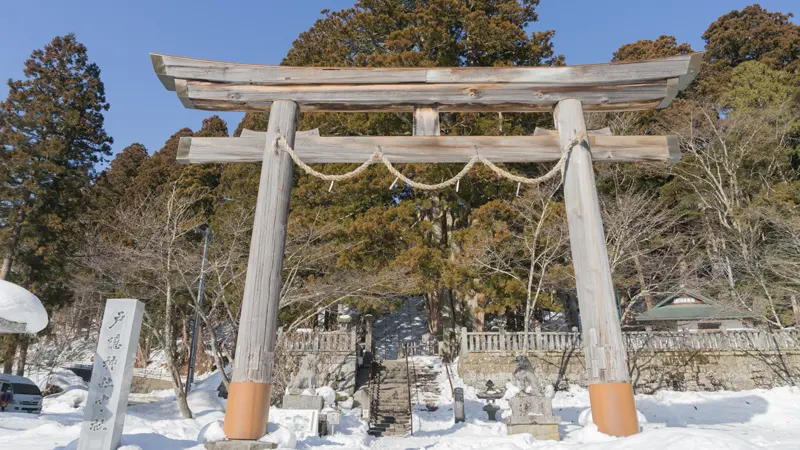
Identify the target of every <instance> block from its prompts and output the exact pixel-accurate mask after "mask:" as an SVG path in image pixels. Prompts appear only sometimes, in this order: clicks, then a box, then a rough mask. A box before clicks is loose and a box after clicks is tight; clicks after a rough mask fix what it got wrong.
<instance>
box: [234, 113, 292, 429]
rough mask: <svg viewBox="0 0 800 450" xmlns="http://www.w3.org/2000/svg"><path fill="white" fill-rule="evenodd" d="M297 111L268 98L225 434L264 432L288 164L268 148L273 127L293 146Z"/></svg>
mask: <svg viewBox="0 0 800 450" xmlns="http://www.w3.org/2000/svg"><path fill="white" fill-rule="evenodd" d="M298 114H299V108H298V106H297V103H295V102H292V101H286V100H281V101H276V102H274V103H273V104H272V108H271V110H270V114H269V128H268V129H267V139H266V146H265V148H264V161H263V162H262V164H261V180H260V182H259V184H258V197H257V202H256V213H255V218H254V220H253V236H252V238H251V240H250V256H249V258H248V260H247V278H246V280H245V286H244V298H243V299H242V313H241V318H240V319H239V335H238V338H237V341H236V355H235V359H234V363H233V380H232V382H231V384H230V389H229V391H228V407H227V409H226V411H225V425H224V430H225V435H226V436H227V437H228V439H239V440H257V439H260V438H261V437H262V436H264V434H266V432H267V422H268V419H269V398H270V392H271V391H272V366H273V362H274V359H275V340H276V336H277V326H278V307H279V303H280V296H281V270H282V269H283V250H284V245H285V242H286V223H287V219H288V216H289V197H290V194H291V190H292V169H293V166H294V163H293V162H292V159H291V157H290V156H289V154H288V153H286V152H282V151H275V150H273V148H272V141H273V139H274V138H275V135H276V134H278V133H279V134H280V135H281V136H283V138H284V139H286V142H287V143H288V144H289V145H290V146H294V136H295V132H296V130H297V118H298Z"/></svg>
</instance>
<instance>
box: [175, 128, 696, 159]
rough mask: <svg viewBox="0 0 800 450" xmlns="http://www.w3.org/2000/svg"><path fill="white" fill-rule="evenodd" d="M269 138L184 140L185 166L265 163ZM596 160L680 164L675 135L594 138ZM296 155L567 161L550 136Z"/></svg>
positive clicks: (389, 142) (369, 144)
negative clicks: (484, 157)
mask: <svg viewBox="0 0 800 450" xmlns="http://www.w3.org/2000/svg"><path fill="white" fill-rule="evenodd" d="M266 139H267V134H266V133H263V132H255V131H249V130H246V131H243V132H242V137H238V138H197V137H184V138H181V141H180V144H179V146H178V161H179V162H181V163H185V164H187V163H195V164H197V163H229V162H256V161H261V160H262V158H263V149H264V146H265V145H266V144H267V142H266ZM589 142H590V144H591V146H592V158H593V159H594V160H595V161H613V162H623V161H631V162H632V161H651V162H666V161H673V162H674V161H675V158H676V157H677V158H678V159H680V151H679V149H678V147H677V138H674V137H671V136H667V137H665V136H604V135H599V136H592V135H591V134H590V137H589ZM294 150H295V153H297V155H298V156H299V157H300V159H302V160H303V161H304V162H306V163H308V164H315V163H362V162H364V161H366V160H367V159H368V158H369V157H370V155H372V154H373V153H374V152H376V151H378V150H380V151H382V152H383V153H384V154H385V155H387V156H388V157H389V160H390V161H392V162H397V163H412V162H416V163H450V162H453V163H458V162H462V163H466V162H467V161H469V160H470V158H472V157H473V156H475V155H476V154H481V155H484V156H486V157H487V158H489V160H491V161H493V162H498V163H499V162H547V161H557V160H558V159H559V158H560V157H561V145H560V144H559V140H558V136H557V135H552V134H551V135H544V136H413V137H409V136H378V137H364V136H355V137H353V136H348V137H319V136H318V135H316V134H311V133H308V134H307V133H306V132H301V133H297V137H296V140H295V145H294Z"/></svg>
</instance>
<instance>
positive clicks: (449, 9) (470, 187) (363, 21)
mask: <svg viewBox="0 0 800 450" xmlns="http://www.w3.org/2000/svg"><path fill="white" fill-rule="evenodd" d="M538 4H539V1H538V0H480V1H467V0H431V1H427V2H406V1H399V0H395V1H378V0H362V1H359V2H357V3H356V4H355V5H354V6H353V7H352V8H349V9H346V10H342V11H338V12H330V11H327V10H326V11H323V14H324V17H322V18H321V19H319V20H317V21H316V23H315V24H314V25H313V26H312V27H311V28H310V29H309V30H308V31H306V32H304V33H302V34H301V35H300V36H299V37H298V39H297V40H296V41H295V42H294V44H293V46H292V48H291V49H290V50H289V53H288V54H287V56H286V58H285V59H284V61H283V64H287V65H293V66H370V67H404V66H540V65H560V64H563V57H562V56H558V55H555V53H554V50H553V45H552V42H551V39H552V37H553V35H554V32H553V31H534V32H527V31H526V28H528V27H529V25H531V24H532V23H533V22H535V21H536V20H538V14H537V13H536V7H537V6H538ZM537 120H539V121H541V120H545V121H549V120H550V119H549V117H547V118H545V117H544V116H541V115H532V114H505V115H502V114H501V115H498V114H442V133H443V134H461V135H470V134H472V135H484V134H489V135H499V134H506V135H513V134H529V133H532V132H533V128H534V127H535V126H536V124H537ZM244 122H245V123H246V124H248V125H246V127H247V128H251V129H252V128H254V127H259V125H262V126H263V124H265V123H266V120H265V119H264V118H263V116H261V115H255V114H250V115H248V116H247V117H246V118H245V119H244ZM300 128H301V129H308V128H319V129H320V131H321V133H322V134H323V135H408V134H410V133H411V117H410V115H409V114H357V113H349V114H305V115H303V117H302V119H301V123H300ZM348 168H349V167H337V166H334V165H329V166H328V167H325V169H324V170H326V171H329V172H331V171H334V172H335V171H344V170H347V169H348ZM459 169H460V166H458V165H446V164H440V165H423V164H417V165H405V167H404V168H403V169H402V170H404V171H405V173H406V174H408V175H409V176H412V177H415V178H417V179H419V180H422V181H425V182H438V181H441V179H443V178H449V177H451V176H452V174H453V173H455V172H457V171H458V170H459ZM521 169H522V170H526V171H528V172H531V173H536V171H537V170H540V168H539V167H536V166H535V165H527V166H521ZM225 170H226V171H228V170H240V169H234V168H231V169H228V168H226V169H225ZM392 179H393V177H392V176H391V175H390V174H388V173H387V172H386V171H385V170H382V169H381V168H380V167H377V168H374V169H371V170H370V171H368V173H367V174H365V175H364V176H362V177H359V179H356V180H353V181H350V182H346V183H341V184H339V183H337V186H336V187H335V188H334V189H333V192H332V193H328V192H327V191H328V185H327V184H325V183H322V182H320V181H319V180H316V179H311V178H310V177H307V176H305V175H303V176H300V178H299V180H298V182H297V187H296V188H295V190H294V192H293V198H292V208H293V209H292V214H294V215H296V214H303V212H301V211H304V210H305V211H309V212H310V211H314V210H317V208H321V207H322V208H326V210H327V211H334V210H335V211H337V212H336V213H333V214H331V216H332V217H333V218H335V217H348V219H347V221H346V223H347V224H348V226H349V229H348V233H347V235H346V236H343V239H350V240H352V241H353V242H361V243H360V244H359V245H358V247H357V249H356V250H354V251H351V252H348V254H347V255H343V256H342V258H341V261H340V263H341V264H342V265H343V266H347V267H357V268H366V267H382V266H385V265H387V264H393V263H397V264H401V265H403V266H406V267H410V268H413V269H415V270H417V271H418V272H419V274H420V275H421V279H422V280H423V281H424V282H425V285H424V286H420V291H427V292H428V293H429V298H430V297H436V296H438V294H437V293H438V292H442V291H441V289H443V288H444V287H445V285H449V286H448V287H450V288H456V287H457V286H455V284H456V283H455V282H448V281H447V280H445V278H446V277H447V274H446V273H445V272H446V271H447V266H448V263H447V261H448V259H449V258H450V257H451V252H452V250H453V249H452V246H451V245H450V243H449V235H450V233H451V232H452V230H454V229H457V228H462V227H466V226H468V225H469V222H470V212H471V211H472V210H474V208H477V207H479V206H480V205H482V204H483V203H485V202H486V201H487V200H489V199H491V198H496V197H497V196H499V195H509V194H510V193H511V192H513V189H514V186H511V185H508V186H506V185H505V184H504V183H497V181H496V178H495V177H494V175H492V174H491V173H490V172H489V171H488V170H486V171H483V170H480V169H477V170H476V171H475V172H474V173H473V174H472V175H471V176H470V177H468V179H464V180H462V182H461V185H460V190H459V192H455V191H454V190H452V189H450V190H446V191H441V192H434V193H428V192H414V191H413V190H412V189H410V188H407V187H404V186H403V185H402V184H401V185H400V186H398V187H396V188H395V189H394V190H389V189H387V187H388V186H390V185H392ZM334 220H335V219H334ZM387 223H389V224H393V226H391V227H387V226H386V225H387ZM409 235H412V236H409ZM445 291H446V292H445V295H449V293H450V291H449V290H448V289H445ZM431 307H432V308H431V309H432V310H434V311H435V310H438V306H437V305H435V304H432V305H431ZM433 328H435V325H434V326H433Z"/></svg>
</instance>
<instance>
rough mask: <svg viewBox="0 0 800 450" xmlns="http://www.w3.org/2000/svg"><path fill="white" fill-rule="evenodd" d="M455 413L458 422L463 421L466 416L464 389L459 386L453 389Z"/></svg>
mask: <svg viewBox="0 0 800 450" xmlns="http://www.w3.org/2000/svg"><path fill="white" fill-rule="evenodd" d="M453 400H454V401H453V403H454V405H453V415H454V416H455V421H456V423H458V422H463V421H464V419H465V418H466V417H465V416H464V389H463V388H460V387H457V388H455V389H453Z"/></svg>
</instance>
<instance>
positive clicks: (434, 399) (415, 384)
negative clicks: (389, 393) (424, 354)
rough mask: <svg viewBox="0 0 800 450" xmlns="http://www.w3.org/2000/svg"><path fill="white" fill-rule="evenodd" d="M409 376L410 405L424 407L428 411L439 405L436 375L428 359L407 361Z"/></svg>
mask: <svg viewBox="0 0 800 450" xmlns="http://www.w3.org/2000/svg"><path fill="white" fill-rule="evenodd" d="M409 371H410V375H411V403H413V404H415V405H426V406H427V408H428V409H429V410H433V409H435V407H436V405H437V404H438V403H439V394H440V392H439V383H438V382H437V381H436V378H437V377H438V373H437V372H436V370H435V369H434V361H431V360H430V359H421V358H411V359H409Z"/></svg>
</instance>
